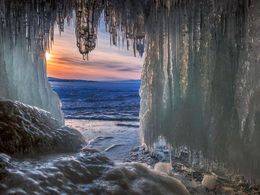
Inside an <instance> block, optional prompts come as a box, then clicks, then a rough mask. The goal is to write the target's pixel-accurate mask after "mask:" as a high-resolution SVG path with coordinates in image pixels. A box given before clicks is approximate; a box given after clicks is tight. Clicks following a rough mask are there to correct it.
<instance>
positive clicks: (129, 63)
mask: <svg viewBox="0 0 260 195" xmlns="http://www.w3.org/2000/svg"><path fill="white" fill-rule="evenodd" d="M74 25H75V24H73V23H72V24H70V25H69V26H68V25H67V24H66V25H65V32H63V33H61V36H60V33H59V30H58V28H57V26H56V27H55V39H54V45H53V46H52V50H51V52H50V54H49V55H47V58H48V59H47V74H48V77H56V78H65V79H82V80H127V79H140V76H141V70H142V64H143V59H142V58H140V57H134V56H133V51H127V50H126V49H125V48H121V49H120V48H118V47H115V46H110V36H109V34H108V33H106V32H105V27H104V25H102V24H101V25H100V28H99V31H98V41H97V47H96V49H95V50H94V51H92V52H91V53H90V55H89V60H88V61H87V60H86V61H84V60H83V57H82V55H81V54H80V53H79V51H78V48H77V46H76V38H75V28H74Z"/></svg>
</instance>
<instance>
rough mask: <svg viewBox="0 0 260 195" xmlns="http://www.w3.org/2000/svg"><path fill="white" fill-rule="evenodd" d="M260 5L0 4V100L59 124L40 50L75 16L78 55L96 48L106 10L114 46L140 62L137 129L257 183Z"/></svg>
mask: <svg viewBox="0 0 260 195" xmlns="http://www.w3.org/2000/svg"><path fill="white" fill-rule="evenodd" d="M259 10H260V1H259V0H229V1H227V0H145V1H139V0H103V1H97V0H75V1H73V0H56V1H54V0H38V1H36V0H27V1H25V0H19V1H18V0H13V1H9V0H0V33H1V36H0V44H1V47H0V70H1V71H0V88H1V91H0V96H1V97H5V98H9V99H14V100H20V101H22V102H24V103H28V104H30V105H36V106H38V107H41V108H43V109H45V110H47V111H50V112H51V113H52V114H53V116H55V117H56V118H57V119H59V120H61V121H62V120H63V119H62V118H63V117H62V113H61V111H60V105H59V99H58V97H57V96H56V94H54V93H53V92H52V91H51V89H50V86H49V84H48V82H47V79H46V71H45V68H46V67H45V62H44V57H43V54H44V52H45V50H48V49H49V48H50V47H51V43H52V41H53V26H54V23H55V22H57V23H58V25H59V28H60V30H61V31H62V30H63V28H64V22H65V20H69V19H70V18H71V17H72V13H73V12H75V13H76V17H77V21H76V26H75V30H76V36H77V46H78V48H79V52H80V53H81V54H82V55H83V56H86V57H87V56H88V54H89V52H91V50H93V49H94V48H95V43H96V39H97V34H96V33H97V27H98V23H99V20H100V15H101V14H102V13H103V12H104V15H105V22H106V26H107V31H108V32H109V33H110V34H111V44H114V45H117V44H120V43H126V45H127V47H130V46H131V47H134V52H140V53H143V48H144V43H146V58H145V64H144V66H143V73H142V86H141V90H140V95H141V112H140V120H141V132H142V139H143V140H142V141H143V142H144V143H146V145H147V146H148V147H149V148H152V147H153V143H154V142H155V141H156V140H157V139H158V137H159V136H163V137H165V138H166V140H167V142H169V143H170V144H172V145H173V146H183V145H185V146H187V147H188V148H189V150H190V151H191V152H190V154H191V158H192V157H193V154H197V153H195V151H196V152H198V151H199V152H200V154H202V155H203V156H204V157H207V158H208V159H211V160H214V161H219V162H226V164H230V165H232V167H233V168H234V169H236V170H240V171H242V172H244V173H246V174H250V175H254V176H256V177H260V152H259V148H260V79H259V78H260V63H259V58H260V54H259V51H260V12H259Z"/></svg>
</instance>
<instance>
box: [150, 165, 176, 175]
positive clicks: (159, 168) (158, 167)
mask: <svg viewBox="0 0 260 195" xmlns="http://www.w3.org/2000/svg"><path fill="white" fill-rule="evenodd" d="M154 170H155V171H157V172H160V173H164V174H170V173H171V170H172V164H171V163H164V162H158V163H156V164H155V165H154Z"/></svg>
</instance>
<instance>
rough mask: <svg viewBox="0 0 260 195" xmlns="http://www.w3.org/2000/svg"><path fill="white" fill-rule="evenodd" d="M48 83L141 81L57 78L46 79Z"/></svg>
mask: <svg viewBox="0 0 260 195" xmlns="http://www.w3.org/2000/svg"><path fill="white" fill-rule="evenodd" d="M47 78H48V81H52V80H53V81H54V80H56V81H85V82H120V81H121V82H123V81H141V79H114V80H112V79H108V80H85V79H70V78H57V77H47Z"/></svg>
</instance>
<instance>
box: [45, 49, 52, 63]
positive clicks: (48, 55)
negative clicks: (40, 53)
mask: <svg viewBox="0 0 260 195" xmlns="http://www.w3.org/2000/svg"><path fill="white" fill-rule="evenodd" d="M45 59H46V61H49V60H50V59H51V54H50V53H49V52H48V51H46V53H45Z"/></svg>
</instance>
